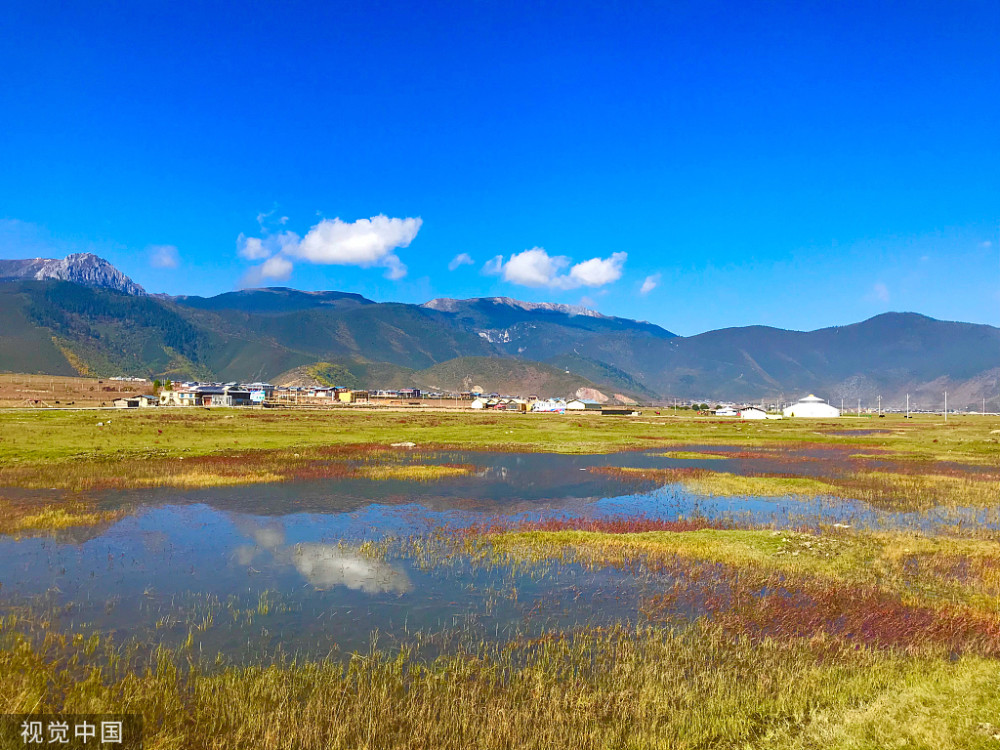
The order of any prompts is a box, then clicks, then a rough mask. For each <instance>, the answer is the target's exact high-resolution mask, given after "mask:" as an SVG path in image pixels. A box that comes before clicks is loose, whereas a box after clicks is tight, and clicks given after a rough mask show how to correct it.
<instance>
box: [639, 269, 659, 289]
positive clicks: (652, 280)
mask: <svg viewBox="0 0 1000 750" xmlns="http://www.w3.org/2000/svg"><path fill="white" fill-rule="evenodd" d="M659 285H660V274H658V273H654V274H653V275H651V276H647V277H646V279H645V281H643V282H642V286H641V287H640V288H639V294H649V293H650V292H651V291H653V290H654V289H656V287H658V286H659Z"/></svg>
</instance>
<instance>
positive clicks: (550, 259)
mask: <svg viewBox="0 0 1000 750" xmlns="http://www.w3.org/2000/svg"><path fill="white" fill-rule="evenodd" d="M568 265H569V258H567V257H565V256H562V255H556V256H551V255H549V254H548V253H547V252H545V250H544V248H541V247H533V248H531V249H530V250H525V251H524V252H523V253H515V254H514V255H512V256H510V260H508V261H507V262H506V263H504V264H503V279H504V281H509V282H511V283H513V284H521V285H522V286H534V287H539V286H558V285H559V282H558V281H557V280H558V278H559V272H560V271H561V270H563V269H564V268H566V266H568Z"/></svg>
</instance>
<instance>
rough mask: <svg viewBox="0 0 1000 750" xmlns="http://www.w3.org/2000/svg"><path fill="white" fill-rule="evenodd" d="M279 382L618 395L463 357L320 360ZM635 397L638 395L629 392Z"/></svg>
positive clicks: (511, 362)
mask: <svg viewBox="0 0 1000 750" xmlns="http://www.w3.org/2000/svg"><path fill="white" fill-rule="evenodd" d="M274 383H275V385H287V386H306V387H309V386H342V387H345V388H360V387H365V386H368V387H380V388H406V387H416V388H420V389H422V390H424V391H427V392H458V391H480V392H483V393H501V394H507V395H524V396H528V395H540V396H562V397H574V396H576V395H577V392H578V391H582V389H592V390H594V391H596V392H597V393H598V394H600V395H602V396H607V398H609V399H612V400H613V398H614V396H613V394H612V392H611V391H612V389H609V388H608V387H607V386H601V385H598V384H596V383H594V382H592V381H591V380H588V379H587V378H584V377H581V376H579V375H574V374H571V373H567V372H565V371H564V370H560V369H558V368H555V367H552V366H550V365H546V364H543V363H541V362H528V361H525V360H518V359H511V358H509V357H458V358H456V359H451V360H448V361H446V362H441V363H440V364H436V365H434V366H432V367H428V368H426V369H424V370H410V369H407V368H402V367H399V366H396V365H391V364H387V363H380V362H374V363H373V362H340V363H334V362H318V363H314V364H311V365H304V366H302V367H296V368H294V369H292V370H289V371H287V372H284V373H282V374H280V375H278V376H277V377H275V378H274ZM624 395H626V396H628V397H632V396H633V395H634V394H628V393H626V394H624Z"/></svg>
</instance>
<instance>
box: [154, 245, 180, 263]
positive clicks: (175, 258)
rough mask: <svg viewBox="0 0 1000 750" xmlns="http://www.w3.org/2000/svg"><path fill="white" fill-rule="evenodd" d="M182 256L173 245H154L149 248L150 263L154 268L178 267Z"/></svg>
mask: <svg viewBox="0 0 1000 750" xmlns="http://www.w3.org/2000/svg"><path fill="white" fill-rule="evenodd" d="M180 264H181V256H180V254H179V253H178V252H177V248H176V247H174V246H173V245H152V246H150V248H149V265H151V266H152V267H153V268H177V266H179V265H180Z"/></svg>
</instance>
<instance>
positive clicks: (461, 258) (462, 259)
mask: <svg viewBox="0 0 1000 750" xmlns="http://www.w3.org/2000/svg"><path fill="white" fill-rule="evenodd" d="M474 263H475V261H474V260H473V259H472V256H471V255H469V254H468V253H459V254H458V255H456V256H455V257H454V258H452V259H451V263H449V264H448V270H449V271H454V270H455V269H457V268H458V267H459V266H471V265H473V264H474Z"/></svg>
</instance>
